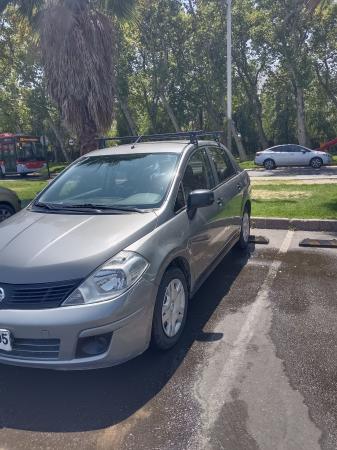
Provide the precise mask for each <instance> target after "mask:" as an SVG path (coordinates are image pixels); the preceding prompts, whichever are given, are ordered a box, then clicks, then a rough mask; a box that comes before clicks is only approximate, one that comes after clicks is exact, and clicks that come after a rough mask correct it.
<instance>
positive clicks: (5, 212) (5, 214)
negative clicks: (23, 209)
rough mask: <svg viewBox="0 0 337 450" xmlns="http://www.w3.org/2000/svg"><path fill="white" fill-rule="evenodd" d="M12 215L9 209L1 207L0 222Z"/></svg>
mask: <svg viewBox="0 0 337 450" xmlns="http://www.w3.org/2000/svg"><path fill="white" fill-rule="evenodd" d="M10 216H11V213H10V212H9V211H8V210H7V209H1V208H0V222H3V221H4V220H6V219H8V218H9V217H10Z"/></svg>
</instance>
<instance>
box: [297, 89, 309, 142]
mask: <svg viewBox="0 0 337 450" xmlns="http://www.w3.org/2000/svg"><path fill="white" fill-rule="evenodd" d="M295 95H296V106H297V108H296V109H297V139H298V143H299V144H300V145H303V146H304V147H307V146H308V136H307V130H306V125H305V107H304V93H303V88H302V87H300V86H299V85H298V83H295Z"/></svg>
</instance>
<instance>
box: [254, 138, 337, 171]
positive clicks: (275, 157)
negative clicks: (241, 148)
mask: <svg viewBox="0 0 337 450" xmlns="http://www.w3.org/2000/svg"><path fill="white" fill-rule="evenodd" d="M331 163H332V157H331V155H329V153H325V152H321V151H318V150H310V149H309V148H306V147H303V146H300V145H293V144H286V145H277V146H275V147H271V148H268V149H267V150H263V151H262V152H258V153H256V157H255V164H257V165H259V166H264V168H265V169H267V170H273V169H276V167H284V166H307V167H309V166H311V167H312V168H313V169H320V168H321V167H322V166H323V165H324V166H326V165H329V164H331Z"/></svg>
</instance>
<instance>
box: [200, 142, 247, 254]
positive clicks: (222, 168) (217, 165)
mask: <svg viewBox="0 0 337 450" xmlns="http://www.w3.org/2000/svg"><path fill="white" fill-rule="evenodd" d="M208 154H209V157H210V160H211V163H212V165H213V168H214V171H215V179H216V187H215V189H214V193H215V200H216V203H217V206H218V214H217V216H216V222H215V226H216V229H217V245H218V251H219V252H220V251H221V250H222V249H223V248H224V247H225V245H226V244H227V243H228V242H229V241H230V240H231V238H232V237H233V236H234V235H235V234H238V233H239V232H240V228H241V212H242V202H243V194H244V188H245V186H244V182H243V179H242V177H241V172H238V170H237V168H236V167H235V165H234V163H232V161H231V158H230V156H229V155H228V154H227V152H226V150H224V149H223V148H222V147H219V146H210V147H209V148H208Z"/></svg>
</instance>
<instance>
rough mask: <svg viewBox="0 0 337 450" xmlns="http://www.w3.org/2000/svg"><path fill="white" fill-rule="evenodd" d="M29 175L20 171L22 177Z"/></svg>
mask: <svg viewBox="0 0 337 450" xmlns="http://www.w3.org/2000/svg"><path fill="white" fill-rule="evenodd" d="M27 175H28V173H20V177H21V178H26V177H27Z"/></svg>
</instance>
